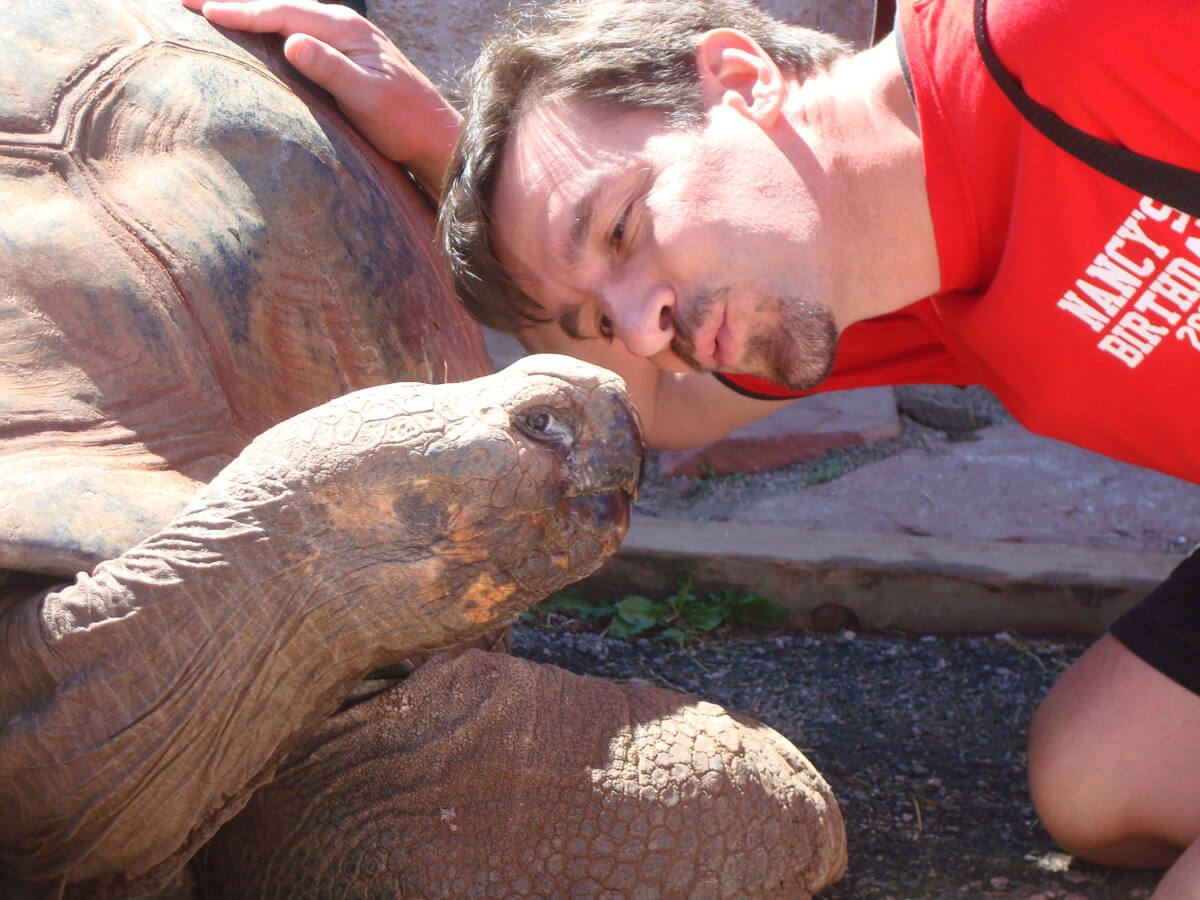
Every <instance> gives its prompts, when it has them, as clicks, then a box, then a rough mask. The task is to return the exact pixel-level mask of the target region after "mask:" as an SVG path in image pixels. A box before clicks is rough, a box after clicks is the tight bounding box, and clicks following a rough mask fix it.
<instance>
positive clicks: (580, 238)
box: [563, 178, 609, 333]
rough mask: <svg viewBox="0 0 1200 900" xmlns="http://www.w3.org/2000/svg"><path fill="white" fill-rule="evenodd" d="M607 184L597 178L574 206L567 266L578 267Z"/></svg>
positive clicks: (568, 238)
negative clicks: (597, 206) (598, 203)
mask: <svg viewBox="0 0 1200 900" xmlns="http://www.w3.org/2000/svg"><path fill="white" fill-rule="evenodd" d="M608 182H609V179H608V178H599V179H597V180H596V181H594V182H592V184H591V185H590V186H589V187H588V189H587V190H586V191H585V192H584V194H583V196H582V197H580V198H579V200H578V202H576V204H575V209H574V210H573V211H572V212H573V215H572V217H571V228H570V230H569V231H568V232H567V243H566V245H565V246H564V247H563V258H564V259H565V260H566V262H567V265H569V266H577V265H579V260H580V259H582V258H583V247H584V245H585V244H586V243H587V239H588V235H590V234H591V233H592V222H593V221H594V220H595V218H596V205H597V202H598V201H599V199H600V195H601V194H602V193H604V190H605V188H606V187H607V186H608ZM568 333H569V332H568Z"/></svg>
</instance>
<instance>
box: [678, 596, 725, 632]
mask: <svg viewBox="0 0 1200 900" xmlns="http://www.w3.org/2000/svg"><path fill="white" fill-rule="evenodd" d="M679 615H680V618H682V619H683V621H685V622H687V623H688V624H689V625H691V626H692V627H693V628H695V629H697V630H698V631H712V630H713V629H714V628H716V627H717V626H719V625H720V624H721V623H722V622H723V621H725V612H724V610H723V609H722V608H721V606H720V604H717V603H700V602H692V603H689V604H687V605H686V606H685V607H684V608H683V609H681V610H680V611H679Z"/></svg>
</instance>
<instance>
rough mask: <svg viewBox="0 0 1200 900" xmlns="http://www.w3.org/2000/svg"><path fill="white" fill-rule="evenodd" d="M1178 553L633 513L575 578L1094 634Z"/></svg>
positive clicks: (860, 621)
mask: <svg viewBox="0 0 1200 900" xmlns="http://www.w3.org/2000/svg"><path fill="white" fill-rule="evenodd" d="M1182 558H1183V557H1182V556H1177V555H1173V554H1167V553H1150V552H1141V551H1112V550H1096V549H1089V548H1081V547H1068V546H1059V545H1053V544H1033V543H1009V542H1003V541H971V540H959V539H948V538H931V537H909V536H900V535H889V534H863V533H852V532H844V533H843V532H834V531H801V530H796V529H781V528H779V527H775V526H771V525H746V524H742V523H729V522H694V521H684V520H672V519H656V518H650V517H646V516H636V515H635V516H634V519H633V524H632V526H631V527H630V531H629V535H628V536H627V537H626V539H625V541H624V543H623V544H622V545H621V548H620V550H619V551H618V552H617V554H616V556H614V557H613V558H612V559H610V560H609V561H608V562H607V563H606V564H605V565H604V566H603V567H602V568H601V569H600V570H599V571H598V572H596V573H595V574H594V575H592V576H591V577H589V578H587V579H585V580H584V582H582V586H583V587H584V589H585V590H588V591H591V592H594V593H598V594H601V595H603V596H606V597H611V596H614V595H621V594H627V593H640V594H649V595H654V596H665V595H667V594H670V593H671V592H672V591H673V590H674V589H675V587H676V577H677V575H678V573H680V572H688V573H690V574H691V576H692V579H693V582H694V584H695V586H696V590H697V592H700V593H704V592H709V591H719V590H723V589H725V588H735V589H738V590H748V591H751V592H753V593H756V594H759V595H761V596H764V597H767V598H769V599H771V600H774V601H776V602H777V603H781V604H783V605H784V606H786V607H787V608H788V609H790V610H791V613H792V615H791V618H790V619H789V621H788V623H787V627H792V628H811V629H816V630H820V631H830V630H837V629H841V628H851V629H854V630H863V631H903V632H910V633H917V634H973V633H974V634H993V633H996V632H1000V631H1007V632H1012V633H1023V634H1030V635H1067V634H1071V635H1085V636H1096V635H1099V634H1102V633H1103V632H1104V631H1105V629H1106V628H1107V627H1108V625H1109V623H1110V622H1112V620H1113V619H1115V618H1116V617H1117V616H1118V615H1120V614H1121V613H1122V612H1123V611H1124V610H1126V609H1128V608H1129V607H1130V606H1132V605H1133V604H1134V603H1136V602H1137V601H1138V600H1140V599H1141V598H1142V597H1143V596H1145V594H1146V593H1147V592H1148V591H1149V590H1150V589H1151V588H1152V587H1154V585H1156V584H1157V583H1158V582H1160V581H1162V580H1163V579H1164V578H1165V577H1166V576H1167V575H1168V574H1169V573H1170V572H1171V570H1172V569H1173V568H1174V567H1175V566H1176V565H1177V564H1178V563H1179V562H1180V560H1181V559H1182Z"/></svg>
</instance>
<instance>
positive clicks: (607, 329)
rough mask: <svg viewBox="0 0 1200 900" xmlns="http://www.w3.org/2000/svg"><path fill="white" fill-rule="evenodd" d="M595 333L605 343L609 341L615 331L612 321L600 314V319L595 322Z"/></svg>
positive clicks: (614, 334)
mask: <svg viewBox="0 0 1200 900" xmlns="http://www.w3.org/2000/svg"><path fill="white" fill-rule="evenodd" d="M596 331H598V332H599V334H600V337H602V338H604V339H605V340H606V341H611V340H612V339H613V338H614V337H615V336H616V331H614V330H613V323H612V319H610V318H609V317H608V316H606V315H604V314H601V316H600V318H599V319H598V320H597V322H596Z"/></svg>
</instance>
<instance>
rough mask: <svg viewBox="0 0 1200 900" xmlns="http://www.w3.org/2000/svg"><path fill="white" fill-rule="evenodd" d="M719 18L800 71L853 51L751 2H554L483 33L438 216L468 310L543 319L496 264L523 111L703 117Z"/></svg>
mask: <svg viewBox="0 0 1200 900" xmlns="http://www.w3.org/2000/svg"><path fill="white" fill-rule="evenodd" d="M722 27H728V28H735V29H737V30H739V31H742V32H744V33H746V34H747V35H749V36H750V37H751V38H753V39H754V40H755V41H756V42H757V43H758V44H759V46H761V47H762V48H763V50H765V51H766V52H767V54H768V55H770V56H771V58H772V59H773V60H774V61H775V63H776V64H777V65H779V66H780V68H782V69H784V70H785V71H788V72H791V73H793V74H794V75H796V76H799V77H800V78H805V77H807V76H808V75H810V74H811V73H813V72H815V71H817V70H819V69H821V68H823V67H825V66H827V65H829V64H830V63H831V62H832V61H833V60H835V59H836V58H838V57H839V56H843V55H845V54H846V53H847V52H849V51H848V47H847V46H846V45H845V44H844V43H842V42H841V41H840V40H838V39H837V38H835V37H832V36H831V35H826V34H822V33H821V32H818V31H813V30H811V29H807V28H801V27H799V26H796V25H788V24H785V23H783V22H779V21H778V20H776V19H773V18H771V17H770V16H768V15H767V14H766V13H764V12H763V11H762V10H761V9H759V8H758V7H757V6H755V5H754V4H753V3H751V2H749V0H558V2H556V3H553V4H552V5H549V6H544V7H542V6H537V5H536V4H535V5H531V6H527V7H524V8H519V9H517V10H516V11H515V12H514V13H513V14H511V15H510V17H509V19H508V21H507V23H505V24H504V25H502V26H501V28H500V30H498V31H497V32H496V33H495V34H493V35H492V37H490V38H489V39H488V40H487V41H486V43H485V44H484V45H483V48H482V50H481V52H480V55H479V57H478V59H477V60H476V62H475V64H474V65H473V66H472V67H471V69H470V71H469V72H468V73H467V77H466V80H465V84H464V89H465V92H466V94H467V108H466V111H465V116H464V120H463V125H462V130H461V131H460V133H459V137H458V143H457V144H456V145H455V148H454V154H453V156H452V158H451V161H450V166H449V169H448V170H447V173H446V181H445V184H444V187H443V190H442V203H441V210H440V214H439V217H438V235H439V239H440V240H441V243H442V248H443V250H444V251H445V256H446V260H447V263H448V265H449V268H450V274H451V278H452V280H453V282H454V288H455V291H456V292H457V293H458V296H459V298H460V299H461V300H462V302H463V303H464V304H465V305H466V307H467V309H468V310H469V311H470V312H471V313H472V315H474V316H475V318H477V319H478V320H479V321H481V322H482V323H483V324H485V325H487V326H489V327H492V328H496V329H498V330H501V331H507V332H514V331H519V330H521V329H522V328H524V327H526V326H528V325H530V324H532V323H535V322H545V321H547V317H546V314H545V312H544V311H543V310H542V308H541V307H540V306H539V304H538V303H537V302H536V301H535V300H533V298H531V297H529V296H528V295H527V294H525V293H524V292H523V291H522V290H520V288H518V287H517V286H516V285H515V284H514V282H513V280H512V278H511V277H510V275H509V273H508V272H506V271H505V269H504V267H503V266H502V265H501V264H500V261H499V259H497V257H496V254H495V250H494V248H493V241H492V237H491V234H490V231H489V229H490V225H491V221H490V219H491V204H492V200H493V194H494V192H495V185H496V177H497V171H498V169H499V166H500V161H501V158H502V155H503V153H504V149H505V146H506V145H507V143H508V142H509V140H510V138H511V137H512V135H513V133H514V132H515V131H516V128H517V126H518V124H519V123H520V121H521V117H522V116H523V115H525V114H526V113H527V112H528V111H529V110H531V109H532V108H534V107H535V106H537V105H538V104H540V103H543V102H545V101H549V100H558V99H564V98H568V97H572V98H576V97H577V98H581V99H587V100H594V101H598V102H600V103H604V104H609V105H610V106H613V107H615V108H624V109H652V110H658V111H660V112H661V113H662V114H663V117H664V121H665V122H666V123H667V124H668V125H669V126H672V127H679V128H685V127H690V126H694V125H699V124H700V123H702V122H703V121H704V118H705V115H706V113H707V109H706V105H705V102H704V97H703V95H702V93H701V89H700V82H699V76H698V74H697V71H696V62H695V60H696V49H697V47H698V45H699V41H700V38H701V37H702V36H703V35H704V34H706V33H707V32H708V31H710V30H712V29H714V28H722Z"/></svg>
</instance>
